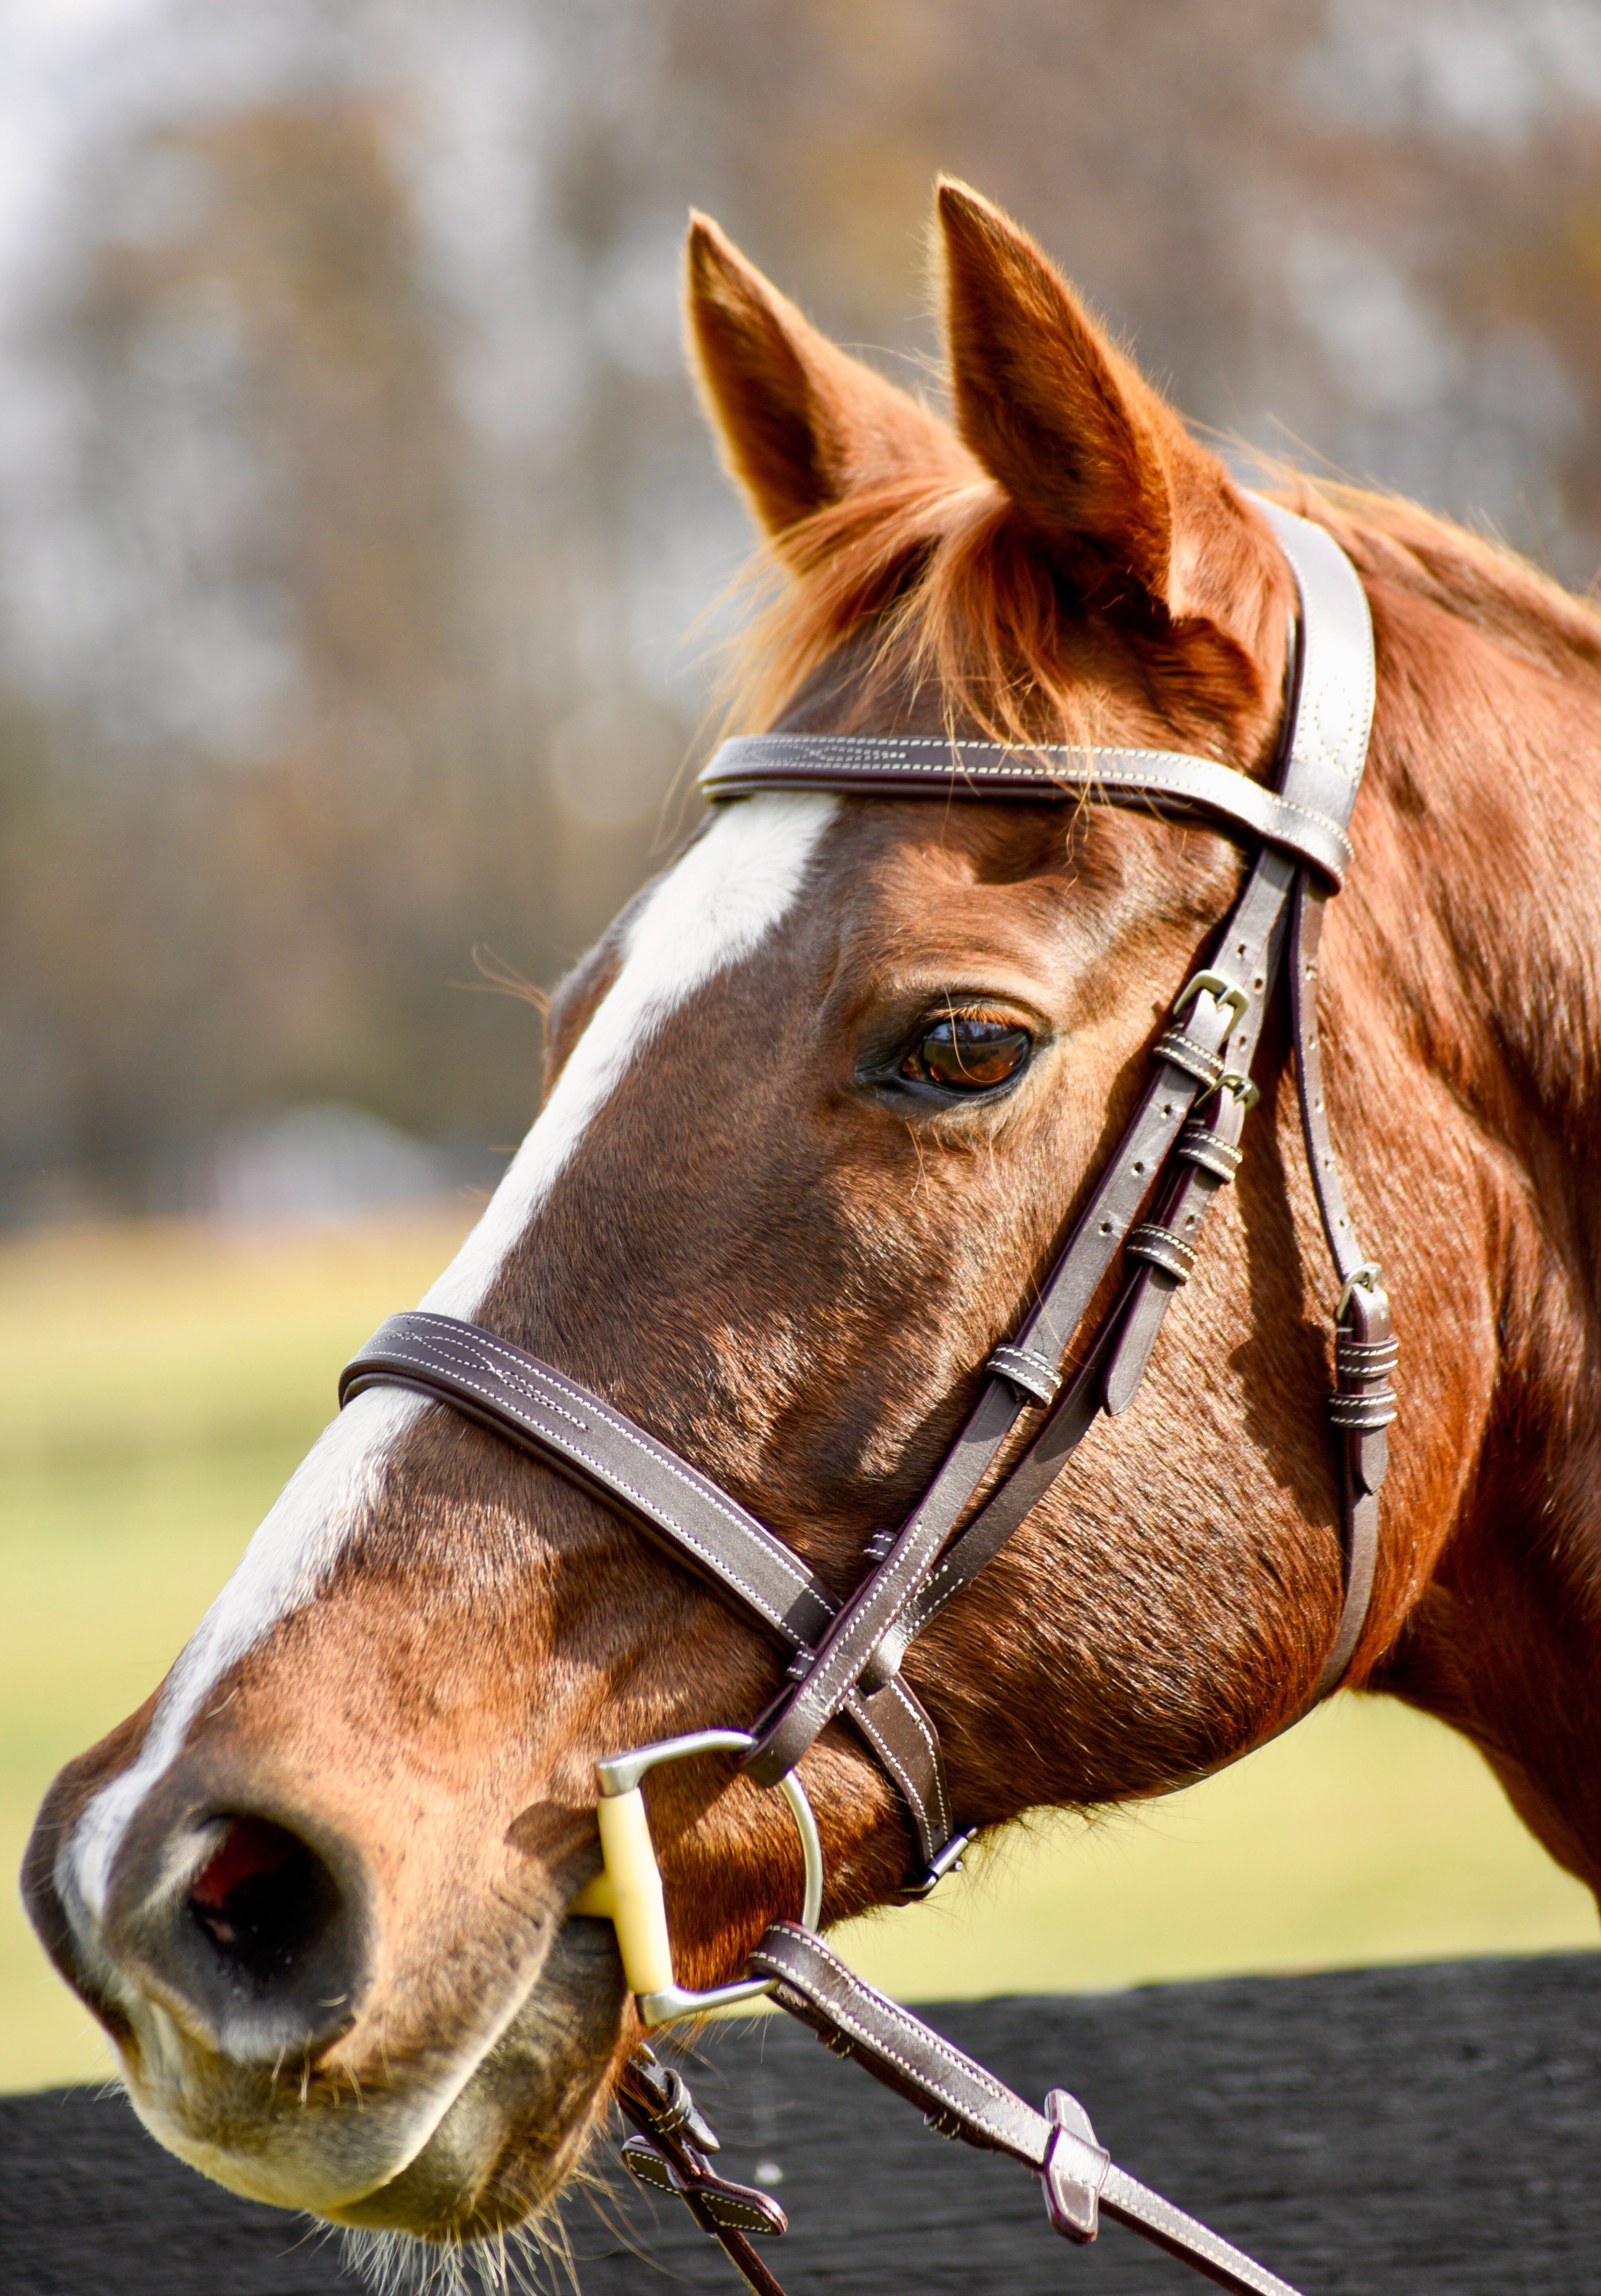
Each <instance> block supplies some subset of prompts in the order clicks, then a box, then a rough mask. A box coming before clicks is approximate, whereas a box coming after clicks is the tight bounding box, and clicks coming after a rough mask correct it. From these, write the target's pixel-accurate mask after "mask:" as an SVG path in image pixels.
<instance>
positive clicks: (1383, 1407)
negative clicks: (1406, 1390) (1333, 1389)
mask: <svg viewBox="0 0 1601 2296" xmlns="http://www.w3.org/2000/svg"><path fill="white" fill-rule="evenodd" d="M1328 1415H1329V1418H1330V1420H1331V1421H1332V1422H1333V1423H1334V1426H1336V1427H1338V1428H1339V1429H1340V1431H1342V1433H1343V1434H1347V1435H1375V1434H1377V1433H1378V1432H1379V1431H1380V1430H1381V1429H1382V1428H1385V1427H1388V1426H1389V1425H1390V1423H1391V1422H1392V1420H1393V1419H1394V1417H1395V1415H1396V1402H1395V1391H1394V1390H1393V1389H1392V1388H1388V1387H1381V1388H1379V1389H1378V1390H1376V1391H1375V1393H1373V1394H1371V1395H1347V1394H1340V1395H1331V1396H1330V1397H1329V1398H1328Z"/></svg>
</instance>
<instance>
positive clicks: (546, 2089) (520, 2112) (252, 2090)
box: [123, 1920, 624, 2243]
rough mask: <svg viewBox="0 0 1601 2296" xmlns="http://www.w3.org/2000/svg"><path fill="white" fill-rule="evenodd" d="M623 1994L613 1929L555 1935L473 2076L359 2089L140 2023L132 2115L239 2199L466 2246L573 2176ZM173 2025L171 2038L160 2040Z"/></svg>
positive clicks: (133, 2056)
mask: <svg viewBox="0 0 1601 2296" xmlns="http://www.w3.org/2000/svg"><path fill="white" fill-rule="evenodd" d="M623 2005H624V1993H623V1988H622V1982H621V1974H620V1967H619V1964H618V1959H617V1951H616V1944H615V1939H614V1937H613V1933H612V1928H611V1925H610V1923H604V1922H599V1921H585V1920H574V1921H570V1922H568V1923H565V1924H564V1925H563V1926H562V1929H561V1930H560V1931H558V1932H557V1934H556V1937H555V1939H554V1941H553V1943H552V1947H551V1950H550V1953H549V1956H548V1957H547V1958H546V1962H545V1965H544V1967H543V1968H542V1970H541V1971H540V1972H539V1975H538V1980H537V1981H536V1982H535V1983H534V1984H533V1985H532V1986H531V1987H530V1989H529V1992H528V1993H527V1995H526V1996H525V1997H524V1999H523V2001H522V2002H521V2005H520V2006H519V2007H518V2009H517V2010H516V2011H515V2013H513V2016H512V2017H511V2019H510V2020H509V2021H508V2022H507V2023H506V2024H505V2026H504V2027H503V2028H502V2029H501V2030H499V2032H498V2033H497V2036H496V2038H494V2039H493V2041H491V2042H490V2043H489V2045H488V2046H486V2047H485V2048H484V2050H483V2052H482V2054H480V2056H478V2057H477V2059H476V2060H475V2061H474V2062H472V2065H471V2069H470V2070H469V2071H467V2072H466V2074H465V2077H463V2075H462V2073H461V2071H460V2068H459V2064H458V2066H457V2067H456V2070H455V2071H453V2072H452V2074H451V2075H450V2076H449V2077H448V2078H441V2079H439V2080H437V2081H435V2082H432V2083H431V2082H429V2081H427V2080H424V2079H415V2080H407V2079H406V2078H405V2077H404V2075H398V2074H397V2073H396V2071H395V2070H394V2069H392V2068H391V2070H390V2077H389V2079H388V2080H387V2081H383V2082H379V2081H374V2082H373V2083H371V2084H370V2085H369V2086H368V2087H365V2088H364V2087H362V2086H361V2084H360V2082H359V2080H358V2079H357V2080H347V2082H346V2083H345V2084H344V2087H343V2093H342V2094H340V2093H338V2088H337V2085H333V2086H331V2085H330V2084H328V2083H326V2082H321V2081H319V2082H318V2083H317V2084H316V2087H314V2088H313V2089H312V2090H310V2091H309V2092H308V2099H307V2102H306V2103H302V2102H301V2100H300V2094H299V2091H298V2089H297V2088H296V2087H294V2085H293V2083H292V2082H291V2080H290V2079H289V2077H288V2076H287V2075H286V2074H279V2073H277V2072H276V2071H275V2070H274V2069H271V2068H267V2067H262V2066H245V2065H230V2064H227V2063H226V2062H223V2061H220V2060H218V2059H215V2058H208V2059H207V2060H206V2062H205V2063H204V2064H203V2066H201V2065H197V2064H196V2063H195V2062H193V2059H192V2054H191V2052H189V2051H188V2050H187V2049H185V2048H183V2047H182V2046H179V2045H178V2044H177V2036H176V2035H175V2034H174V2032H173V2031H172V2030H171V2028H170V2025H169V2023H168V2021H167V2020H165V2019H164V2018H162V2017H161V2016H160V2013H159V2012H157V2013H155V2014H154V2017H153V2020H152V2016H151V2014H150V2013H148V2011H147V2012H146V2013H144V2014H140V2013H135V2016H134V2018H133V2019H132V2023H133V2025H134V2028H135V2035H136V2046H135V2048H134V2049H133V2050H132V2051H128V2050H126V2049H125V2050H124V2052H123V2054H124V2062H125V2070H126V2072H127V2089H128V2095H129V2097H130V2099H131V2101H132V2103H133V2105H134V2108H135V2112H137V2113H138V2115H139V2118H140V2120H142V2121H143V2122H144V2125H145V2127H146V2128H148V2129H149V2130H150V2132H151V2134H152V2136H154V2137H155V2138H156V2139H157V2140H158V2142H160V2144H162V2145H164V2146H165V2147H166V2148H167V2150H168V2152H171V2153H177V2156H178V2157H179V2159H180V2160H183V2161H187V2162H188V2163H189V2165H190V2166H191V2167H192V2168H195V2169H199V2170H200V2171H201V2174H202V2175H204V2176H206V2177H210V2178H211V2179H212V2180H213V2181H214V2182H215V2183H218V2184H220V2185H226V2186H227V2188H228V2189H229V2190H230V2191H231V2192H235V2193H238V2194H242V2196H243V2197H244V2198H246V2199H248V2200H254V2201H265V2202H268V2203H270V2204H271V2205H273V2206H274V2207H277V2208H287V2209H298V2210H308V2211H309V2212H310V2213H311V2214H313V2215H315V2216H319V2217H322V2218H324V2219H326V2220H327V2221H328V2222H330V2223H333V2224H336V2225H341V2226H348V2227H350V2228H353V2229H357V2230H365V2231H382V2232H387V2233H402V2234H406V2235H411V2236H412V2237H414V2238H415V2239H419V2240H423V2241H432V2242H447V2243H459V2242H469V2241H472V2240H475V2239H479V2238H481V2237H483V2236H485V2235H493V2234H495V2233H497V2232H499V2231H502V2230H504V2229H507V2228H509V2227H511V2226H514V2225H518V2224H521V2223H522V2222H524V2221H525V2220H526V2219H527V2218H530V2217H533V2216H537V2215H538V2213H539V2212H540V2211H541V2210H544V2209H546V2207H547V2206H548V2205H549V2204H550V2203H551V2202H553V2201H554V2199H555V2197H556V2195H557V2194H558V2193H559V2192H560V2190H561V2187H562V2184H563V2183H564V2182H565V2180H566V2178H567V2177H568V2176H569V2175H570V2174H571V2170H572V2169H573V2168H574V2167H575V2166H576V2164H577V2161H578V2160H579V2155H580V2153H582V2151H583V2149H584V2146H585V2144H586V2143H587V2140H588V2138H589V2136H590V2135H591V2134H592V2132H593V2130H594V2128H595V2124H596V2122H597V2120H599V2118H600V2116H601V2113H602V2112H603V2109H604V2104H605V2101H606V2097H607V2095H609V2089H608V2087H607V2076H608V2074H609V2072H610V2071H611V2069H612V2064H613V2062H614V2060H615V2057H616V2054H617V2050H618V2046H619V2039H620V2030H621V2013H622V2009H623ZM163 2028H165V2029H166V2030H163Z"/></svg>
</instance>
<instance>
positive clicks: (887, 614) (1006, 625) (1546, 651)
mask: <svg viewBox="0 0 1601 2296" xmlns="http://www.w3.org/2000/svg"><path fill="white" fill-rule="evenodd" d="M1268 488H1269V490H1270V491H1272V492H1273V493H1274V494H1275V495H1276V496H1277V498H1278V499H1280V500H1282V501H1284V502H1285V503H1286V504H1288V506H1289V507H1290V508H1292V509H1293V510H1297V511H1299V512H1301V514H1302V515H1303V516H1304V517H1308V518H1311V519H1315V520H1317V521H1318V522H1319V523H1320V524H1322V525H1325V526H1326V527H1327V528H1328V529H1330V531H1331V532H1332V533H1334V535H1335V536H1336V537H1338V539H1339V540H1340V541H1341V543H1342V545H1344V547H1345V549H1346V550H1347V552H1348V553H1350V555H1351V558H1352V559H1353V560H1354V561H1355V562H1356V564H1357V566H1358V567H1359V570H1361V572H1362V573H1363V574H1364V575H1365V576H1366V577H1367V578H1369V580H1370V581H1372V582H1374V583H1376V584H1385V585H1392V586H1395V587H1398V588H1399V589H1400V590H1402V591H1405V592H1408V593H1409V594H1411V595H1413V596H1414V597H1416V598H1420V599H1424V600H1426V601H1428V602H1429V603H1433V604H1434V605H1436V606H1438V607H1440V608H1441V610H1442V611H1444V612H1446V613H1447V614H1449V615H1451V616H1453V617H1455V618H1457V619H1459V620H1462V621H1465V622H1466V623H1468V624H1471V625H1472V626H1473V627H1475V628H1477V629H1479V630H1481V631H1482V632H1483V633H1485V634H1486V635H1490V636H1491V637H1493V638H1494V639H1496V640H1498V642H1499V643H1501V644H1505V645H1506V646H1507V647H1508V648H1510V649H1511V650H1512V651H1513V652H1516V653H1518V654H1521V655H1522V656H1523V657H1524V658H1525V659H1526V660H1534V661H1537V662H1539V663H1540V664H1542V665H1543V666H1545V667H1547V668H1551V669H1554V670H1556V671H1558V672H1563V671H1569V672H1571V671H1572V669H1574V668H1578V667H1580V666H1584V667H1587V668H1592V669H1594V668H1601V611H1597V607H1596V606H1595V604H1593V603H1591V602H1590V601H1589V599H1588V598H1579V597H1575V596H1574V595H1573V594H1572V593H1571V592H1569V591H1566V590H1564V589H1563V588H1562V587H1561V586H1560V585H1559V584H1558V583H1556V581H1555V580H1554V579H1552V578H1550V577H1548V576H1547V575H1545V574H1542V573H1541V572H1540V571H1539V570H1538V569H1537V568H1536V567H1534V566H1532V565H1531V564H1530V563H1529V562H1528V561H1527V560H1526V559H1523V558H1522V557H1519V556H1518V555H1517V554H1516V553H1515V552H1514V551H1512V550H1511V549H1509V548H1507V546H1505V545H1503V544H1501V543H1499V542H1498V541H1493V540H1491V539H1490V538H1489V537H1486V536H1484V535H1482V534H1478V533H1474V532H1473V531H1472V530H1470V529H1468V528H1466V527H1464V526H1459V525H1457V524H1456V523H1455V522H1454V521H1451V520H1449V519H1446V518H1441V517H1438V516H1436V515H1435V514H1434V513H1433V512H1430V511H1426V510H1424V509H1422V508H1421V507H1420V506H1419V505H1418V504H1416V503H1413V502H1409V501H1408V500H1406V499H1405V498H1404V497H1402V496H1394V495H1389V494H1383V493H1378V492H1375V491H1372V490H1369V489H1367V488H1361V487H1356V486H1351V485H1345V484H1339V483H1329V482H1323V483H1320V484H1314V483H1313V482H1312V481H1311V480H1309V479H1307V478H1306V477H1305V476H1304V475H1302V474H1301V473H1300V472H1297V471H1289V470H1286V469H1283V468H1275V469H1273V470H1272V471H1270V472H1269V473H1268ZM758 580H759V583H760V584H761V585H762V586H763V588H764V589H765V591H766V597H765V601H764V603H763V605H762V607H761V610H760V611H759V612H758V613H757V614H756V615H755V616H754V617H753V619H752V620H751V624H750V626H749V627H747V629H746V630H745V632H744V634H743V637H742V638H741V639H740V641H739V642H738V644H737V645H736V647H735V653H734V657H733V660H732V664H731V671H732V675H731V677H730V679H729V690H730V694H731V702H730V716H731V718H732V719H734V720H736V721H737V722H739V723H740V724H741V725H742V726H765V725H770V724H771V723H772V722H773V720H774V719H775V717H777V716H778V714H779V713H780V711H781V710H782V709H783V707H784V703H785V702H786V701H788V700H789V698H790V697H791V696H792V695H793V694H794V693H795V692H796V691H797V690H798V688H800V687H801V685H803V684H804V683H805V681H806V680H807V678H808V677H809V676H811V675H812V674H813V673H814V672H815V671H816V670H817V668H819V667H820V666H821V664H822V663H823V662H824V661H825V660H826V659H827V657H828V656H829V655H830V654H832V653H833V652H835V650H836V649H837V648H839V647H840V646H841V645H842V644H846V643H847V642H848V641H850V640H851V639H852V638H856V637H859V636H860V635H862V634H863V633H865V632H869V631H870V632H873V633H874V662H875V665H876V668H877V670H878V673H879V675H880V676H882V677H890V678H893V679H894V680H895V681H896V682H898V683H899V681H900V680H901V679H903V678H908V679H910V680H911V681H912V682H921V680H922V679H924V678H925V677H932V678H933V679H935V680H937V682H938V684H939V685H940V688H941V689H942V691H943V693H944V697H945V705H946V709H947V713H948V717H949V718H950V720H951V721H952V722H954V721H955V719H956V717H957V716H963V717H967V718H969V719H971V720H972V721H973V722H975V723H976V724H978V725H979V726H982V727H983V728H985V729H986V731H987V732H988V733H989V734H990V736H991V737H992V738H994V739H996V740H998V741H1016V742H1022V741H1028V740H1034V741H1039V740H1040V739H1042V738H1046V736H1047V729H1048V734H1049V737H1050V738H1054V739H1055V740H1059V741H1060V740H1067V741H1082V742H1094V741H1095V740H1096V739H1097V738H1101V739H1104V732H1105V729H1104V726H1099V725H1097V724H1096V716H1097V714H1098V713H1097V706H1096V697H1095V696H1093V695H1091V696H1090V697H1088V698H1087V696H1086V693H1085V691H1084V689H1083V686H1082V685H1080V684H1078V683H1077V682H1076V680H1075V675H1074V662H1073V657H1072V652H1071V627H1072V625H1071V617H1068V616H1064V615H1063V610H1062V598H1061V595H1060V593H1059V590H1058V586H1057V578H1056V577H1055V575H1054V574H1053V572H1052V570H1051V568H1050V565H1049V563H1048V562H1047V558H1046V556H1045V554H1044V553H1042V552H1041V551H1040V550H1039V546H1038V544H1037V542H1036V541H1035V540H1033V539H1032V537H1030V534H1029V532H1028V530H1027V529H1026V528H1025V527H1024V526H1023V524H1022V521H1020V519H1019V518H1018V515H1017V513H1016V512H1015V510H1014V506H1013V505H1012V504H1011V503H1010V502H1009V501H1008V500H1007V498H1006V496H1005V494H1004V493H1003V492H1002V490H1001V488H999V487H998V485H997V484H996V483H995V482H994V481H993V480H989V479H986V478H975V479H973V480H970V481H968V482H966V483H956V484H953V483H952V482H951V480H950V479H949V478H948V476H945V477H943V478H941V479H940V480H938V481H936V482H932V483H931V482H930V480H928V479H926V478H904V477H903V478H900V479H898V480H894V481H891V482H889V483H886V484H882V485H878V486H874V487H866V488H859V489H858V490H857V491H855V492H853V493H852V494H850V495H849V496H847V497H846V498H845V499H844V500H843V501H841V502H839V503H836V504H831V505H829V507H827V508H826V509H825V510H822V511H819V512H817V513H816V514H815V515H814V516H813V517H811V518H809V519H807V520H806V521H803V522H802V523H801V525H799V526H796V527H792V528H791V529H789V530H788V532H787V533H786V534H785V535H784V537H783V553H782V558H781V559H779V558H776V557H775V558H769V559H767V560H765V561H764V562H762V564H761V566H760V567H759V570H758ZM1064 632H1066V633H1069V634H1070V635H1069V636H1068V640H1067V643H1066V644H1064ZM871 683H872V682H871V681H869V684H871Z"/></svg>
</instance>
